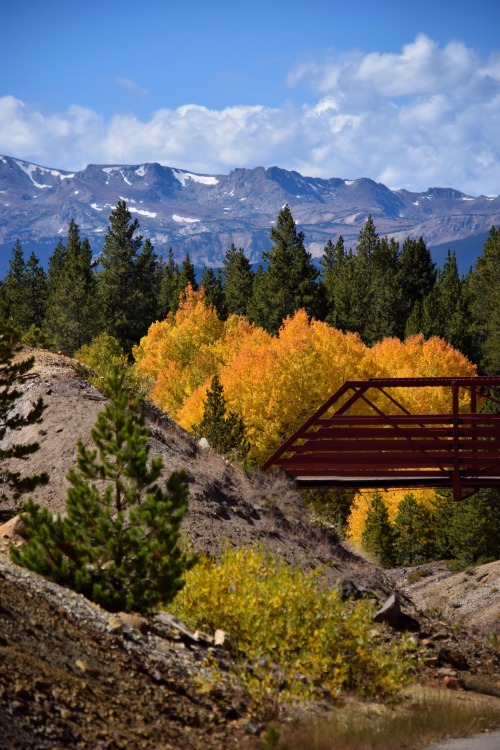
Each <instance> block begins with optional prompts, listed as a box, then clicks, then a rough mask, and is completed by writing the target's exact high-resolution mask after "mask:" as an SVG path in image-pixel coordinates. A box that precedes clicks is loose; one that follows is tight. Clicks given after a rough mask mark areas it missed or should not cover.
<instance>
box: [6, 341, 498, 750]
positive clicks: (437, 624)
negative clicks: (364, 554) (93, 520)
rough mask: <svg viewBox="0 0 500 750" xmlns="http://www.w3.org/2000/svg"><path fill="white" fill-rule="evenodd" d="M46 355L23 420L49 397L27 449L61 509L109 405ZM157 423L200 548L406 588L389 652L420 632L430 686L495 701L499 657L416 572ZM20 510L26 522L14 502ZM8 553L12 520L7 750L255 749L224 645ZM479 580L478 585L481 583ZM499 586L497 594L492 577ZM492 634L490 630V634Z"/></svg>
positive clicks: (252, 726)
mask: <svg viewBox="0 0 500 750" xmlns="http://www.w3.org/2000/svg"><path fill="white" fill-rule="evenodd" d="M35 355H36V365H35V368H34V369H33V370H32V371H31V374H30V377H29V379H28V381H27V383H26V386H25V388H24V395H23V397H22V398H21V399H20V403H19V408H20V409H21V410H25V409H28V408H29V403H30V402H31V401H32V400H34V399H35V398H37V397H38V396H39V395H41V396H43V398H44V401H45V402H46V404H47V409H46V412H45V415H44V420H43V423H42V424H40V425H36V426H33V427H30V428H27V429H26V430H25V432H24V434H22V435H21V438H22V439H26V440H33V439H37V440H38V441H39V443H40V450H39V451H38V452H37V453H36V454H34V456H33V457H32V459H31V461H30V469H31V470H33V471H38V470H41V469H47V470H48V471H49V472H50V483H49V485H48V486H47V487H42V488H39V489H38V490H37V493H36V499H37V500H38V501H39V502H41V503H42V504H44V505H46V506H47V507H48V508H50V509H51V510H52V511H63V510H64V498H65V494H66V486H67V485H66V479H65V476H66V472H67V470H68V468H69V466H71V464H72V463H73V462H74V460H75V455H76V440H77V438H79V437H80V438H82V439H83V440H84V441H85V442H90V429H91V426H92V425H93V423H94V422H95V418H96V415H97V413H98V411H99V410H100V409H101V408H102V406H103V401H104V399H103V396H102V395H101V394H100V393H99V391H97V390H96V389H95V388H93V387H92V386H90V385H89V384H88V382H87V381H86V380H85V379H84V378H83V377H82V375H81V374H80V373H79V372H78V369H75V366H74V362H73V361H72V360H70V359H68V358H66V357H63V356H60V355H56V354H51V353H48V352H39V351H37V352H35ZM147 419H148V423H149V427H150V431H151V449H152V452H153V453H155V454H161V455H162V457H163V460H164V463H165V474H166V475H167V474H168V473H170V472H171V471H172V470H173V469H175V468H179V467H181V466H183V467H185V468H187V470H188V472H189V475H190V478H191V495H190V498H191V499H190V510H189V513H188V515H187V517H186V519H185V525H184V528H185V532H186V535H187V536H188V537H189V539H190V540H191V543H192V544H193V546H194V547H195V548H196V549H197V550H205V551H207V552H209V553H213V554H217V552H218V551H219V550H220V549H221V547H222V546H223V545H224V544H226V543H228V542H229V543H231V544H248V543H252V542H257V541H258V542H260V543H262V544H265V545H268V546H269V547H271V548H272V549H273V550H274V551H275V552H276V553H277V554H280V555H282V556H284V557H285V558H286V559H287V560H288V561H290V562H294V563H299V564H301V565H303V566H305V567H309V566H313V565H317V564H318V563H322V564H326V565H327V566H328V570H329V577H330V581H331V584H332V585H334V586H338V587H339V589H340V590H341V591H342V592H343V594H344V595H354V596H359V595H360V594H364V595H367V596H369V597H371V598H372V599H374V600H375V601H377V602H378V603H382V602H383V601H384V600H385V598H386V597H387V596H388V595H389V594H391V593H392V592H393V591H394V589H395V586H397V579H398V578H399V579H401V577H402V576H406V578H403V579H402V580H401V584H402V588H401V590H400V593H399V597H400V601H401V604H402V607H403V618H402V619H401V620H400V622H399V623H396V626H395V628H391V627H388V626H385V638H386V641H387V643H388V644H389V643H390V642H391V640H392V639H393V638H395V637H396V638H397V637H399V636H398V632H399V631H400V630H401V629H403V628H406V627H410V628H411V629H412V630H413V631H414V632H415V634H416V635H417V636H418V637H419V638H420V643H421V646H422V652H423V655H424V662H423V666H422V669H423V675H424V677H425V678H426V679H427V678H428V679H431V680H443V679H447V680H448V682H449V681H450V678H452V677H453V676H454V675H455V678H456V679H457V680H458V683H455V684H458V685H459V686H463V685H466V686H469V687H475V686H477V685H478V684H479V683H480V681H481V679H483V677H484V676H486V678H487V684H488V689H489V690H490V692H491V691H493V692H494V691H495V690H497V689H498V694H500V682H498V683H495V680H498V669H499V666H500V658H499V654H498V650H495V648H494V647H492V646H491V645H488V642H487V640H486V639H485V638H484V637H482V636H480V635H478V634H474V633H472V632H471V630H470V627H469V626H470V625H471V622H472V621H471V620H468V619H467V618H465V619H464V620H463V621H462V622H461V624H460V626H459V627H457V625H456V624H453V623H452V622H449V621H448V620H447V619H446V612H444V610H443V608H442V609H441V610H439V613H437V612H436V610H435V608H434V610H433V609H431V608H430V606H429V603H428V602H427V601H426V599H425V597H423V598H420V599H419V598H418V597H417V596H416V597H415V602H417V604H418V607H415V606H414V604H413V603H412V600H411V598H410V596H409V595H412V589H411V586H408V585H407V584H408V575H407V574H408V571H393V572H390V573H385V572H383V571H381V570H380V569H379V568H377V567H376V566H374V565H371V564H369V563H367V562H366V561H364V560H363V559H362V558H360V557H358V556H356V555H355V554H354V553H353V552H352V551H351V550H349V549H348V548H347V547H345V546H344V545H343V544H341V543H340V542H339V540H338V539H337V538H336V536H335V535H334V534H328V533H326V532H324V531H320V530H318V529H317V528H316V527H315V526H314V524H313V519H312V518H311V517H310V515H309V514H308V512H307V511H306V510H305V509H304V508H303V506H302V503H301V499H300V496H299V495H298V494H297V493H296V492H294V490H293V488H292V487H291V486H290V485H289V484H288V483H287V482H286V481H285V480H283V479H276V478H273V477H267V476H263V475H260V474H258V473H256V474H254V475H252V476H247V475H245V474H244V473H242V472H240V471H239V470H237V469H235V468H234V467H232V466H230V465H229V464H227V463H226V462H225V461H224V460H223V459H222V458H220V457H219V456H217V455H215V454H214V453H213V452H212V451H211V450H210V449H203V448H202V447H200V446H199V445H198V444H197V443H196V442H195V441H193V440H192V439H191V437H190V436H189V435H187V434H186V433H184V432H183V431H182V430H181V429H180V428H179V427H178V426H177V425H175V424H174V423H172V422H171V421H170V420H169V419H168V418H167V417H165V416H164V415H162V414H161V413H160V412H158V411H157V410H156V409H154V408H152V407H147ZM5 507H6V506H4V508H5ZM8 510H10V511H11V512H13V511H14V510H15V508H14V506H13V501H12V500H11V502H10V507H8ZM10 543H14V544H20V543H22V539H21V537H20V536H19V535H18V534H17V533H16V526H15V523H12V522H11V523H8V524H7V526H4V527H2V529H0V715H1V716H2V722H1V726H2V731H1V732H0V748H3V749H5V750H14V749H15V750H34V749H35V748H37V750H45V749H47V750H48V749H49V748H64V747H67V748H81V749H82V750H83V749H84V748H85V750H88V749H89V748H95V749H96V750H97V748H99V749H101V748H102V749H104V748H109V749H110V750H114V749H115V748H116V749H118V748H123V750H135V749H136V748H137V750H139V748H141V749H148V750H149V749H151V750H153V748H155V749H157V748H162V749H163V748H165V749H170V750H174V749H175V750H179V749H180V748H182V750H184V749H185V750H191V749H193V750H195V749H197V748H204V749H205V750H218V749H219V748H222V747H231V748H240V747H241V748H245V747H255V734H256V733H258V732H259V730H260V729H261V728H262V726H263V723H262V721H263V717H262V716H257V717H256V716H255V715H253V714H252V711H251V709H250V707H249V706H248V704H247V701H246V698H245V695H244V693H243V691H242V690H241V688H240V686H239V685H238V682H237V680H235V678H234V677H232V676H231V675H230V673H229V671H228V668H229V654H228V652H227V651H226V648H225V645H224V643H222V645H216V643H215V642H214V639H213V638H214V635H215V634H213V633H211V634H195V633H190V632H189V631H188V630H187V629H186V628H185V627H184V626H183V625H182V624H181V623H179V622H178V621H176V620H175V619H173V618H172V617H170V616H169V615H168V614H166V613H163V614H156V615H155V616H151V617H148V618H138V617H136V616H133V615H110V614H109V613H107V612H105V611H104V610H102V609H100V608H99V607H97V606H95V605H93V604H91V603H90V602H88V601H86V600H85V599H84V598H83V597H81V596H79V595H77V594H75V593H73V592H71V591H69V590H66V589H63V588H60V587H59V586H57V585H55V584H53V583H51V582H49V581H46V580H44V579H42V578H40V577H39V576H37V575H35V574H32V573H30V572H28V571H25V570H22V569H20V568H17V567H16V566H14V565H13V564H12V563H11V562H10V561H9V558H8V545H9V544H10ZM475 575H476V576H477V578H478V585H479V583H480V574H479V573H477V572H476V573H475ZM420 578H422V579H423V578H424V576H421V577H420ZM487 581H488V583H487V585H488V586H489V588H490V589H492V588H494V586H493V579H491V578H488V579H487ZM412 585H413V584H412ZM415 585H418V581H417V582H416V583H415ZM405 587H406V588H405ZM490 603H491V602H490ZM479 606H480V605H479V604H478V605H477V607H479ZM477 607H476V608H477ZM490 626H491V623H490V621H489V620H488V625H487V629H486V633H488V634H490V633H491V630H490ZM383 627H384V626H383ZM493 645H494V644H493Z"/></svg>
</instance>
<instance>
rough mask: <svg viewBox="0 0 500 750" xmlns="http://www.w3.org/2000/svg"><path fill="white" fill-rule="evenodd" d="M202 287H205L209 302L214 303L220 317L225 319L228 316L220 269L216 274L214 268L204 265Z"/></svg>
mask: <svg viewBox="0 0 500 750" xmlns="http://www.w3.org/2000/svg"><path fill="white" fill-rule="evenodd" d="M200 289H203V291H204V293H205V300H206V301H207V303H208V304H209V305H213V307H215V309H216V310H217V315H218V316H219V318H220V319H221V320H225V319H226V317H227V314H226V297H225V294H224V285H223V283H222V274H221V271H220V269H219V270H218V271H217V274H215V272H214V270H213V268H205V267H204V268H203V272H202V275H201V284H200Z"/></svg>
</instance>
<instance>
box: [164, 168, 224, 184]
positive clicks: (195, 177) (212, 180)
mask: <svg viewBox="0 0 500 750" xmlns="http://www.w3.org/2000/svg"><path fill="white" fill-rule="evenodd" d="M172 172H173V174H174V177H175V179H176V180H178V181H179V182H180V183H181V185H182V187H186V182H187V181H188V180H192V181H193V182H199V183H200V184H201V185H217V184H218V183H219V180H218V179H217V177H211V176H210V175H205V174H193V173H192V172H179V171H177V170H176V169H173V170H172Z"/></svg>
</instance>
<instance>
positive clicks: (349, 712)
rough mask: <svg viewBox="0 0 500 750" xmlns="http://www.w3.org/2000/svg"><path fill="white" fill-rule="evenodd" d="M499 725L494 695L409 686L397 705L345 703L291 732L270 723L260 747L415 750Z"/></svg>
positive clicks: (275, 749) (499, 705)
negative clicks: (270, 725) (355, 704)
mask: <svg viewBox="0 0 500 750" xmlns="http://www.w3.org/2000/svg"><path fill="white" fill-rule="evenodd" d="M498 726H500V702H499V701H497V700H495V699H494V698H486V697H484V696H478V695H475V694H471V693H449V692H444V691H443V690H433V689H431V688H415V687H414V688H412V689H411V691H408V692H407V694H406V696H405V699H404V701H402V702H401V703H400V704H398V705H397V706H393V707H383V706H380V705H375V706H373V705H364V706H363V704H361V705H359V704H358V706H357V707H353V706H352V705H348V706H344V707H340V708H339V709H337V710H336V711H335V712H334V713H331V714H330V715H329V716H328V718H325V719H323V720H314V721H311V722H304V723H302V724H301V725H300V726H298V727H294V728H293V731H292V730H289V729H283V730H282V729H281V728H280V729H276V728H275V727H271V729H270V730H269V731H268V733H267V735H266V736H265V737H264V739H263V740H262V742H261V744H260V749H259V750H420V749H421V748H424V747H427V746H428V745H429V744H430V743H432V742H437V741H439V740H442V739H444V738H448V737H458V736H461V737H465V736H467V735H470V734H475V733H478V732H482V731H486V730H488V729H492V728H494V727H498Z"/></svg>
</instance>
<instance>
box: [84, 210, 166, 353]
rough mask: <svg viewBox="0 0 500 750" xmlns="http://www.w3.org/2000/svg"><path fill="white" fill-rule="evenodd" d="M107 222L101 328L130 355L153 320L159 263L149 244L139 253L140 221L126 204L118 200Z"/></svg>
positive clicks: (100, 287) (100, 286) (100, 284)
mask: <svg viewBox="0 0 500 750" xmlns="http://www.w3.org/2000/svg"><path fill="white" fill-rule="evenodd" d="M109 223H110V226H109V229H108V231H107V233H106V237H105V239H104V247H103V251H102V255H101V263H102V266H103V270H102V271H101V273H100V274H99V277H98V298H99V303H100V306H101V314H102V328H103V330H104V331H105V332H106V333H109V334H110V335H111V336H113V337H114V338H116V339H117V340H118V341H119V342H120V345H121V346H122V347H123V348H124V349H125V351H126V352H127V353H130V351H131V349H132V346H133V345H134V344H136V343H138V342H139V340H140V338H141V337H142V336H144V335H145V334H146V332H147V329H148V327H149V325H150V324H151V323H152V322H153V321H154V319H155V317H156V315H155V314H153V312H152V308H155V309H156V307H157V304H158V299H157V295H158V294H159V280H158V279H159V272H158V264H157V261H156V256H155V255H154V253H153V249H152V246H151V244H149V245H148V246H147V247H146V248H145V250H143V252H142V253H140V249H141V247H142V237H141V236H136V235H135V233H136V231H137V229H138V228H139V222H138V221H137V219H134V220H132V215H131V214H130V211H129V210H128V208H127V206H126V203H125V201H118V203H117V206H116V208H115V210H114V211H113V212H112V213H111V216H110V217H109Z"/></svg>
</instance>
